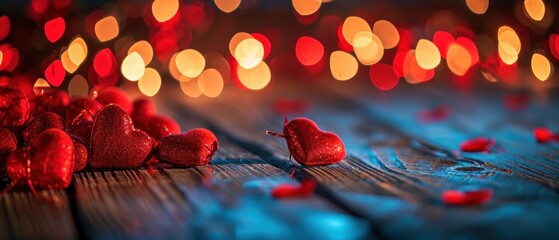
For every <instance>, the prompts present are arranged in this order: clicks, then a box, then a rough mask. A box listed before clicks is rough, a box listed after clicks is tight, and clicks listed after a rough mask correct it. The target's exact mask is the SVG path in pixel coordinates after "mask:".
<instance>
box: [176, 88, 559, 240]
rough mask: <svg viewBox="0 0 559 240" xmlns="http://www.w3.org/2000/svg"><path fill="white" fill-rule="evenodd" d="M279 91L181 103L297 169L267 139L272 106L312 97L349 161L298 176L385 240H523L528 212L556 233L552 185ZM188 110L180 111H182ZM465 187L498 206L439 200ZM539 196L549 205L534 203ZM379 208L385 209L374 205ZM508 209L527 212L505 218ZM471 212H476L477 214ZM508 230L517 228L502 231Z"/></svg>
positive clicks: (276, 119) (275, 161)
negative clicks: (488, 195) (421, 239)
mask: <svg viewBox="0 0 559 240" xmlns="http://www.w3.org/2000/svg"><path fill="white" fill-rule="evenodd" d="M278 89H279V90H278ZM286 89H287V90H286ZM274 90H275V91H274V92H266V93H260V94H261V95H259V96H254V95H256V93H246V92H243V93H242V94H241V93H240V92H235V91H233V90H231V89H230V90H229V91H228V93H224V94H223V96H220V98H219V99H214V100H196V101H195V102H194V101H188V100H185V101H184V103H183V104H184V105H186V106H188V109H191V110H192V111H194V112H196V113H197V114H200V115H203V116H204V117H206V118H208V119H210V121H211V122H213V123H214V124H215V127H216V128H217V129H221V131H223V132H225V133H226V134H228V136H231V137H232V138H233V139H235V140H237V141H239V142H241V143H242V144H243V146H245V147H247V148H248V149H250V150H251V151H253V152H255V153H257V154H258V155H259V156H261V157H263V158H264V159H265V160H266V161H268V162H270V163H271V164H272V165H274V166H277V167H280V168H282V169H284V170H285V171H290V170H291V169H292V168H293V166H292V165H291V164H290V163H289V161H288V160H287V158H288V155H289V153H288V151H287V149H286V146H285V142H284V141H283V139H276V138H272V137H269V136H266V135H264V134H263V133H264V131H265V130H274V131H280V130H281V126H282V122H283V119H282V117H281V116H277V115H274V114H273V112H272V111H271V110H270V106H272V104H273V101H274V98H277V97H279V96H282V95H283V94H288V95H291V96H293V95H295V96H297V94H299V96H306V97H308V98H310V99H311V100H312V101H311V102H312V108H311V111H310V112H308V113H307V114H306V116H308V117H311V118H313V119H314V120H316V121H317V123H318V124H319V125H320V126H322V127H323V128H325V129H328V130H330V131H334V132H336V133H339V134H340V135H341V137H342V139H344V142H345V143H346V147H347V149H348V152H349V157H348V158H347V159H346V160H344V161H343V162H342V163H340V164H336V165H331V166H326V167H316V168H304V169H302V170H300V171H299V174H298V175H297V176H299V177H305V176H312V177H314V178H315V179H318V180H319V182H320V183H321V189H322V194H323V195H325V196H328V197H329V198H330V199H331V200H332V201H333V202H336V203H339V204H341V205H344V206H345V207H349V208H352V209H354V212H362V213H364V214H365V216H366V217H368V218H369V219H370V220H371V221H373V222H374V223H375V224H376V226H380V231H382V233H381V235H385V236H388V237H390V238H392V237H394V238H406V237H407V238H409V237H414V236H416V234H420V235H421V236H425V237H445V238H456V237H457V236H455V235H454V234H455V232H456V231H459V230H462V231H466V230H468V229H476V228H480V229H484V230H485V231H489V232H490V233H489V234H490V235H491V236H495V237H506V236H509V235H513V236H526V235H522V233H524V234H525V233H526V230H527V229H528V227H525V226H528V225H526V224H525V221H526V220H525V219H524V218H523V215H526V214H528V215H530V216H531V217H533V219H540V220H541V222H542V224H540V225H539V226H538V227H537V228H538V230H541V231H537V233H536V235H538V236H540V237H549V236H552V235H553V234H556V232H555V230H554V228H552V227H551V226H552V225H553V223H554V222H557V220H558V219H557V218H556V217H555V216H549V215H548V214H546V213H547V212H549V211H557V210H559V209H558V208H557V207H555V205H554V204H552V203H553V202H556V201H557V194H556V193H555V192H554V191H553V189H550V188H548V186H543V185H541V184H538V183H535V182H531V181H526V179H525V178H522V177H519V176H517V175H515V174H511V171H510V170H509V169H507V168H503V167H500V166H498V165H496V164H492V163H488V162H484V161H481V160H477V159H472V158H467V157H463V156H457V155H454V154H452V152H451V151H448V150H446V149H444V148H439V147H437V146H433V145H431V144H429V143H426V142H425V141H418V140H417V139H414V138H409V137H407V136H406V135H403V134H401V133H400V132H398V131H394V130H393V129H391V128H387V127H385V126H384V125H383V124H382V123H381V122H379V121H375V119H372V118H371V115H370V114H369V112H368V110H367V109H366V108H363V107H360V106H357V105H352V104H351V103H352V101H347V99H346V100H344V99H340V98H339V97H336V96H335V95H328V96H324V94H323V93H320V94H317V95H313V91H312V88H309V87H304V86H301V85H299V86H298V89H293V88H284V89H283V91H282V90H281V86H277V85H276V86H275V88H274ZM283 96H285V95H283ZM184 105H183V106H177V109H178V108H183V109H184V108H185V107H184ZM224 116H226V117H224ZM420 140H421V139H420ZM465 185H473V186H474V187H488V188H491V189H494V191H495V200H494V201H492V203H491V204H490V205H488V206H487V207H483V208H478V209H473V210H472V209H471V208H466V210H464V209H460V208H449V207H446V206H444V205H442V203H441V202H440V200H439V196H440V194H441V192H442V191H443V190H445V189H454V188H460V187H464V186H465ZM538 198H540V199H546V200H542V201H541V202H534V199H538ZM548 201H549V202H548ZM374 204H378V206H379V208H375V207H371V206H372V205H374ZM534 206H537V211H535V212H534V211H532V208H534ZM507 209H508V210H507ZM510 209H517V210H518V211H519V212H520V213H521V214H516V215H515V214H513V213H511V214H509V215H507V214H505V213H507V211H510ZM472 211H473V212H476V214H474V215H472ZM508 224H514V225H515V226H516V225H519V227H518V228H516V229H512V230H507V231H504V226H510V225H508ZM531 227H533V226H531ZM404 229H405V230H406V231H403V230H404ZM483 234H488V233H487V232H483V233H482V232H472V233H471V234H470V235H468V236H471V237H481V236H486V235H483ZM515 234H516V235H515Z"/></svg>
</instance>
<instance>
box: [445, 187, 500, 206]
mask: <svg viewBox="0 0 559 240" xmlns="http://www.w3.org/2000/svg"><path fill="white" fill-rule="evenodd" d="M441 197H442V201H443V203H445V204H448V205H480V204H484V203H487V202H489V200H491V198H492V197H493V191H492V190H491V189H479V190H473V191H459V190H446V191H444V192H443V194H442V196H441Z"/></svg>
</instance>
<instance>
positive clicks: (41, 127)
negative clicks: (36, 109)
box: [23, 112, 66, 144]
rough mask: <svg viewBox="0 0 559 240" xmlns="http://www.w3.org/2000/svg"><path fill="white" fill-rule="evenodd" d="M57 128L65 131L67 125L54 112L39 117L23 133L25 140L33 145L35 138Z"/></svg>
mask: <svg viewBox="0 0 559 240" xmlns="http://www.w3.org/2000/svg"><path fill="white" fill-rule="evenodd" d="M51 128H56V129H60V130H64V129H65V128H66V124H65V123H64V119H63V118H62V117H61V116H60V115H58V114H56V113H53V112H46V113H43V114H41V115H39V116H38V117H37V118H35V120H33V122H32V123H31V124H30V125H29V126H28V127H27V128H26V129H25V131H23V140H25V142H26V143H27V144H29V143H31V142H32V141H33V139H34V138H35V137H37V136H38V135H39V134H40V133H42V132H43V131H45V130H47V129H51Z"/></svg>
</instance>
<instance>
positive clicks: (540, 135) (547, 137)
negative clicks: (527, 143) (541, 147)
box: [534, 127, 553, 143]
mask: <svg viewBox="0 0 559 240" xmlns="http://www.w3.org/2000/svg"><path fill="white" fill-rule="evenodd" d="M534 138H536V141H537V142H538V143H548V142H551V141H552V140H553V132H552V131H551V129H549V128H544V127H538V128H534Z"/></svg>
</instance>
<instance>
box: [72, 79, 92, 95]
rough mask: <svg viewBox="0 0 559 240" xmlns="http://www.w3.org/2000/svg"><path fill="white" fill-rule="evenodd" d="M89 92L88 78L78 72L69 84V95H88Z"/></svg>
mask: <svg viewBox="0 0 559 240" xmlns="http://www.w3.org/2000/svg"><path fill="white" fill-rule="evenodd" d="M88 94H89V85H88V83H87V80H85V78H84V77H83V76H82V75H80V74H76V75H75V76H74V77H72V79H70V83H69V84H68V95H70V97H86V96H87V95H88Z"/></svg>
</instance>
